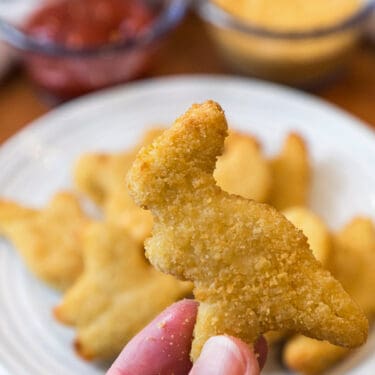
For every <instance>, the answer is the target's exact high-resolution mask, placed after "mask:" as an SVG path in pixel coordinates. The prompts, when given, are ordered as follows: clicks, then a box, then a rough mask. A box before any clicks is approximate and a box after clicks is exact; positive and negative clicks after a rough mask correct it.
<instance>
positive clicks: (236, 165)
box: [214, 133, 272, 202]
mask: <svg viewBox="0 0 375 375" xmlns="http://www.w3.org/2000/svg"><path fill="white" fill-rule="evenodd" d="M214 177H215V179H216V181H217V183H218V185H219V186H220V187H221V188H222V189H223V190H224V191H226V192H228V193H231V194H237V195H240V196H242V197H244V198H248V199H254V200H255V201H257V202H265V201H266V200H267V199H268V196H269V193H270V189H271V183H272V177H271V170H270V166H269V164H268V161H267V160H266V159H265V158H264V157H263V155H262V151H261V148H260V145H259V143H258V142H257V140H256V139H255V138H253V137H251V136H248V135H245V134H240V133H230V134H229V136H228V137H227V138H226V140H225V143H224V153H223V155H222V156H220V157H219V159H218V160H217V163H216V169H215V171H214Z"/></svg>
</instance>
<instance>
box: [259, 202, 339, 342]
mask: <svg viewBox="0 0 375 375" xmlns="http://www.w3.org/2000/svg"><path fill="white" fill-rule="evenodd" d="M283 213H284V215H285V217H286V218H287V219H288V220H289V221H290V222H291V223H292V224H293V225H294V226H296V227H297V228H298V229H300V230H302V233H303V234H304V235H305V236H306V237H307V241H308V243H309V245H310V248H311V250H312V252H313V254H314V256H315V258H316V259H318V260H319V261H320V262H321V263H322V265H323V266H324V267H327V265H328V260H329V257H330V254H331V252H332V240H331V234H330V233H329V230H328V228H327V226H326V225H325V223H324V222H323V220H322V219H320V217H319V216H317V215H316V214H314V213H313V212H312V211H310V210H309V209H307V208H305V207H292V208H289V209H287V210H285V211H284V212H283ZM288 336H289V333H288V332H280V331H271V332H267V333H266V334H265V337H266V339H267V342H268V344H274V343H276V342H279V341H281V340H282V339H285V338H286V337H288Z"/></svg>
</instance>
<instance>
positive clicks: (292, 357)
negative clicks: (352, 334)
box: [283, 335, 350, 375]
mask: <svg viewBox="0 0 375 375" xmlns="http://www.w3.org/2000/svg"><path fill="white" fill-rule="evenodd" d="M349 353H350V351H349V349H347V348H342V347H341V346H336V345H332V344H330V343H329V342H327V341H318V340H314V339H311V338H309V337H306V336H302V335H298V336H296V337H294V338H293V339H291V340H290V341H289V342H288V343H287V344H286V345H285V347H284V350H283V361H284V363H285V364H286V365H287V366H288V367H289V368H290V369H291V370H294V371H297V372H298V373H300V374H304V375H317V374H321V373H322V372H323V371H325V370H327V369H328V368H329V367H331V366H332V365H334V364H335V363H337V362H338V361H339V360H340V359H342V358H344V357H345V356H346V355H348V354H349Z"/></svg>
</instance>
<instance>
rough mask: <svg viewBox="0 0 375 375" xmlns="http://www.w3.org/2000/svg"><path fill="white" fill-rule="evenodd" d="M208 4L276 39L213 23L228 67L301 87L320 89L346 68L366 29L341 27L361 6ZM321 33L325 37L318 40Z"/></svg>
mask: <svg viewBox="0 0 375 375" xmlns="http://www.w3.org/2000/svg"><path fill="white" fill-rule="evenodd" d="M210 1H211V2H212V3H214V4H215V5H217V6H219V8H222V9H223V10H224V11H225V12H226V13H228V14H229V15H230V16H233V18H234V19H238V21H240V22H242V23H243V24H244V25H246V24H247V23H248V24H249V26H255V27H258V28H259V29H260V30H262V31H269V32H272V33H273V35H265V34H262V35H260V34H258V33H257V32H254V31H252V30H253V29H251V28H249V29H245V30H243V29H241V30H240V29H236V28H234V27H232V26H231V25H229V24H228V25H223V24H218V23H215V22H212V23H209V32H210V34H211V36H212V38H213V40H214V41H215V42H216V44H217V46H218V49H219V52H221V54H222V56H223V58H224V59H225V60H226V61H227V62H228V64H229V65H231V66H232V67H233V68H234V69H235V70H237V71H239V72H241V73H245V74H249V75H252V76H256V77H259V78H262V79H269V80H272V81H276V82H281V83H286V84H291V85H294V86H299V87H313V86H316V85H319V84H320V83H321V82H324V80H327V79H329V77H331V76H332V75H333V74H335V72H337V71H338V70H339V69H341V68H342V67H344V65H345V63H346V61H347V60H348V59H347V58H348V57H349V56H350V54H351V51H352V50H353V48H354V47H355V45H356V44H357V41H358V39H359V37H360V35H361V32H362V29H363V27H359V26H360V25H359V22H358V21H357V22H352V23H350V24H348V25H346V26H342V25H343V23H344V22H345V21H346V20H351V19H352V18H353V16H354V15H356V14H358V12H359V11H360V10H361V9H362V7H363V6H364V1H362V0H311V1H309V0H210ZM213 18H214V17H213ZM206 19H207V18H206ZM340 25H341V26H340ZM336 26H340V27H336ZM322 29H326V30H327V31H325V32H324V33H320V34H314V31H316V30H322ZM282 33H294V34H298V33H304V35H302V36H300V37H298V38H294V37H289V36H285V35H283V34H282Z"/></svg>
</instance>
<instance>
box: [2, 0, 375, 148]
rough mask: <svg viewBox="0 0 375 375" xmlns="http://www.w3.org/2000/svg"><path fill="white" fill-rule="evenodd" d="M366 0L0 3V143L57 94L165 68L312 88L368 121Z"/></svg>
mask: <svg viewBox="0 0 375 375" xmlns="http://www.w3.org/2000/svg"><path fill="white" fill-rule="evenodd" d="M373 11H374V1H370V0H368V1H366V0H329V1H324V0H317V1H314V2H311V1H307V0H306V1H303V0H280V1H277V2H276V1H272V0H198V1H188V0H52V1H51V0H49V1H43V0H0V38H1V40H2V41H1V42H0V43H1V44H0V77H1V78H0V142H2V141H4V140H5V139H7V138H8V137H9V136H11V135H12V134H14V133H15V132H16V131H17V130H18V129H20V128H21V127H23V126H25V125H26V124H27V123H29V122H30V121H31V120H33V119H35V118H36V117H38V116H40V115H42V114H43V113H45V112H47V111H48V110H50V109H51V108H52V107H54V106H57V105H59V104H61V103H63V102H65V101H68V100H72V99H74V98H75V97H77V96H80V95H83V94H86V93H88V92H92V91H96V90H99V89H102V88H105V87H109V86H113V85H117V84H122V83H126V82H130V81H134V80H137V79H144V78H152V77H158V76H164V75H176V74H190V73H206V74H236V75H239V76H243V77H256V78H260V79H264V80H270V81H274V82H279V83H282V84H286V85H291V86H294V87H297V88H301V89H303V90H307V91H310V92H312V93H313V94H314V95H318V96H320V97H322V98H325V99H327V100H328V101H330V102H333V103H335V104H337V105H339V106H340V107H342V108H344V109H346V110H348V111H349V112H351V113H353V114H355V115H357V116H358V117H360V118H361V119H363V120H364V121H365V122H367V123H369V124H370V125H373V126H375V106H374V103H375V16H374V14H373Z"/></svg>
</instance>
